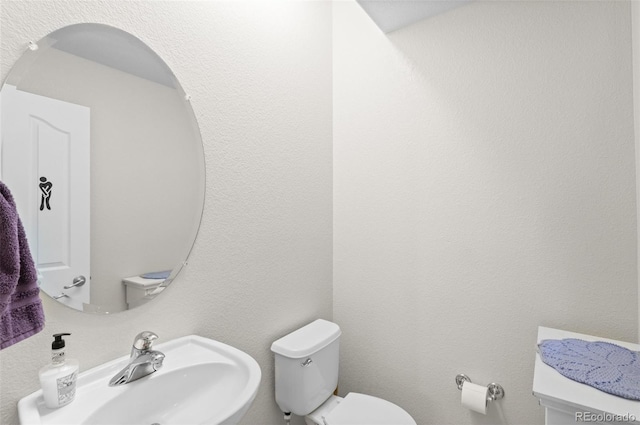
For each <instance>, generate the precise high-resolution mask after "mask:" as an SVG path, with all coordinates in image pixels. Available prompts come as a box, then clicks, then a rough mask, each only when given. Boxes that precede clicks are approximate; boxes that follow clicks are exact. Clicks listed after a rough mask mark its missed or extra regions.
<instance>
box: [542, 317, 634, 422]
mask: <svg viewBox="0 0 640 425" xmlns="http://www.w3.org/2000/svg"><path fill="white" fill-rule="evenodd" d="M564 338H578V339H583V340H585V341H604V342H610V343H612V344H617V345H619V346H621V347H625V348H628V349H630V350H633V351H640V345H638V344H632V343H629V342H624V341H615V340H612V339H607V338H599V337H595V336H591V335H584V334H579V333H575V332H567V331H562V330H559V329H552V328H545V327H542V326H540V327H539V328H538V344H539V343H540V341H542V340H544V339H564ZM536 345H537V344H536ZM533 394H534V395H535V396H536V397H538V398H540V399H542V400H548V401H551V402H561V403H566V404H568V405H570V406H572V407H576V408H580V409H584V410H589V411H591V412H594V413H610V414H613V415H634V416H635V417H636V422H630V423H634V424H635V423H640V422H639V421H640V401H634V400H628V399H625V398H622V397H618V396H615V395H612V394H607V393H605V392H603V391H600V390H598V389H595V388H593V387H591V386H589V385H585V384H582V383H579V382H576V381H573V380H571V379H569V378H566V377H564V376H562V375H561V374H560V373H559V372H557V371H556V370H555V369H554V368H552V367H551V366H549V365H547V364H545V363H544V362H543V361H542V359H541V358H540V354H538V353H537V352H536V363H535V369H534V373H533Z"/></svg>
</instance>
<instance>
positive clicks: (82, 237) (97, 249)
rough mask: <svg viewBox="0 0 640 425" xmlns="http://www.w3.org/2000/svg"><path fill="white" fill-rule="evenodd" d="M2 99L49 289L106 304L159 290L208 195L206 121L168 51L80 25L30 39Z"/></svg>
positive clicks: (5, 158)
mask: <svg viewBox="0 0 640 425" xmlns="http://www.w3.org/2000/svg"><path fill="white" fill-rule="evenodd" d="M0 100H1V102H2V103H1V105H2V108H1V114H2V116H1V131H2V157H1V163H0V164H1V168H0V173H1V178H0V179H1V180H2V181H3V182H5V184H7V186H8V187H9V188H10V189H11V191H12V193H13V195H14V198H15V199H16V204H17V207H18V212H19V214H20V217H21V218H22V221H23V224H24V226H25V230H26V233H27V238H28V240H29V245H30V247H31V251H32V255H33V257H34V260H35V262H36V267H37V268H38V273H39V281H40V287H41V289H42V290H43V291H44V292H45V293H47V294H48V295H50V296H52V297H53V298H55V299H57V300H58V301H59V302H61V303H63V304H65V305H68V306H70V307H72V308H75V309H78V310H82V311H88V312H97V313H113V312H117V311H122V310H125V309H128V308H133V307H136V306H138V305H141V304H143V303H145V302H147V301H148V300H150V299H152V298H153V297H154V296H155V295H157V294H159V293H160V292H162V290H163V288H164V287H166V285H168V284H169V283H170V282H171V281H172V280H173V278H174V277H175V275H176V274H177V272H178V271H179V270H180V268H181V267H182V265H183V263H184V262H185V260H186V258H187V255H188V253H189V251H190V249H191V247H192V245H193V242H194V240H195V236H196V233H197V229H198V226H199V223H200V218H201V215H202V207H203V202H204V157H203V149H202V141H201V138H200V133H199V130H198V126H197V123H196V121H195V117H194V115H193V110H192V108H191V106H190V104H189V101H188V100H186V96H185V93H184V91H183V90H182V88H181V87H180V84H179V83H178V82H177V80H176V78H175V77H174V75H173V73H172V72H171V70H170V69H169V68H168V67H167V65H166V64H165V63H164V62H163V61H162V59H160V58H159V57H158V56H157V55H156V54H155V53H154V52H153V51H152V50H151V49H150V48H149V47H147V46H146V45H145V44H144V43H142V42H141V41H140V40H138V39H137V38H135V37H134V36H132V35H131V34H128V33H126V32H124V31H121V30H118V29H116V28H113V27H109V26H105V25H99V24H79V25H72V26H69V27H65V28H62V29H60V30H57V31H55V32H53V33H51V34H49V35H48V36H47V37H45V38H44V39H42V40H40V41H38V42H37V43H35V44H32V45H31V48H30V49H28V50H27V51H26V52H25V53H24V55H23V56H22V57H21V58H20V60H19V61H18V62H17V63H16V64H15V66H14V68H13V69H12V70H11V72H10V74H9V76H8V77H7V80H6V81H5V83H4V85H3V87H2V91H1V92H0Z"/></svg>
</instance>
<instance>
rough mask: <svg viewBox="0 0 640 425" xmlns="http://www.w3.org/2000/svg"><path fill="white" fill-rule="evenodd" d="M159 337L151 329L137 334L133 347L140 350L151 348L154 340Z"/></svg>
mask: <svg viewBox="0 0 640 425" xmlns="http://www.w3.org/2000/svg"><path fill="white" fill-rule="evenodd" d="M156 339H158V335H156V334H154V333H153V332H150V331H143V332H140V333H139V334H138V335H136V337H135V339H134V340H133V348H136V349H138V350H149V349H150V348H151V346H152V345H153V341H155V340H156Z"/></svg>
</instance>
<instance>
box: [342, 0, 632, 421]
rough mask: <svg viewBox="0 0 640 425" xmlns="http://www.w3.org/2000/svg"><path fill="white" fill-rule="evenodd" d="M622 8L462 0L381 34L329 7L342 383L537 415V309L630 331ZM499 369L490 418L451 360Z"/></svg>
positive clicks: (571, 323) (611, 331) (626, 25)
mask: <svg viewBox="0 0 640 425" xmlns="http://www.w3.org/2000/svg"><path fill="white" fill-rule="evenodd" d="M630 23H631V20H630V4H629V3H628V2H562V1H560V2H542V1H540V2H526V1H525V2H521V1H517V2H491V1H489V2H473V3H472V4H470V5H468V6H464V7H461V8H459V9H456V10H454V11H451V12H448V13H446V14H443V15H439V16H437V17H434V18H432V19H430V20H426V21H423V22H420V23H417V24H415V25H413V26H411V27H407V28H404V29H401V30H399V31H396V32H394V33H391V34H388V35H384V34H382V32H381V31H380V30H379V29H378V28H377V27H376V26H375V24H374V23H373V22H372V21H371V20H370V19H369V18H368V16H367V15H366V14H365V12H364V11H363V10H362V9H361V8H360V7H359V6H358V5H357V4H356V3H355V2H337V3H335V4H334V22H333V25H334V43H333V47H334V62H333V71H334V73H333V83H334V102H333V105H334V110H333V116H334V319H335V321H336V322H337V323H339V324H340V325H341V327H342V330H343V337H342V345H341V348H342V350H341V355H342V364H341V366H342V370H341V378H340V382H341V384H340V390H341V393H346V392H348V391H362V392H366V393H369V394H373V395H379V396H381V397H384V398H387V399H389V400H392V401H394V402H397V403H398V404H400V405H402V406H403V407H404V408H406V409H407V410H408V411H409V412H410V413H411V414H412V415H413V417H414V418H415V419H416V421H417V422H418V423H419V424H424V425H426V424H510V425H514V424H542V423H543V412H542V409H541V408H540V407H539V406H538V403H537V401H536V399H535V398H534V397H533V396H532V394H531V385H532V373H533V361H534V352H535V341H536V332H537V326H538V325H545V326H551V327H557V328H562V329H567V330H573V331H578V332H583V333H587V334H595V335H602V336H607V337H611V338H615V339H622V340H627V341H635V340H636V338H637V328H638V318H637V315H638V295H637V293H638V283H637V271H636V210H635V198H636V193H635V169H634V157H635V156H634V141H633V137H634V136H633V116H632V113H633V108H632V107H633V100H632V86H631V84H632V63H631V56H630V52H631V37H630V34H631V30H630ZM460 372H463V373H466V374H468V375H469V376H470V377H471V378H472V379H473V380H474V382H477V383H488V382H491V381H495V382H498V383H500V384H501V385H503V386H504V388H505V390H506V397H505V399H504V400H502V401H501V402H499V403H497V407H498V408H499V409H501V410H498V409H497V408H496V406H492V407H491V412H490V414H488V415H487V416H482V415H478V414H475V413H472V412H470V411H468V410H465V409H463V408H461V406H460V404H459V403H460V402H459V399H460V392H459V391H458V389H457V388H456V387H455V385H454V377H455V375H456V374H457V373H460Z"/></svg>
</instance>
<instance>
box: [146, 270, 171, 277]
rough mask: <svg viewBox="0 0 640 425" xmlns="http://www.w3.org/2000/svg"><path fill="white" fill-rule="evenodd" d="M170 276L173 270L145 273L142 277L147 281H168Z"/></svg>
mask: <svg viewBox="0 0 640 425" xmlns="http://www.w3.org/2000/svg"><path fill="white" fill-rule="evenodd" d="M170 274H171V270H165V271H162V272H151V273H145V274H143V275H142V277H143V278H145V279H167V278H168V277H169V275H170Z"/></svg>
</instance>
